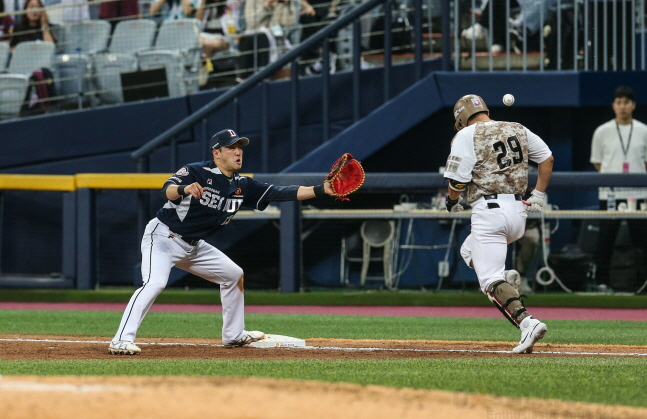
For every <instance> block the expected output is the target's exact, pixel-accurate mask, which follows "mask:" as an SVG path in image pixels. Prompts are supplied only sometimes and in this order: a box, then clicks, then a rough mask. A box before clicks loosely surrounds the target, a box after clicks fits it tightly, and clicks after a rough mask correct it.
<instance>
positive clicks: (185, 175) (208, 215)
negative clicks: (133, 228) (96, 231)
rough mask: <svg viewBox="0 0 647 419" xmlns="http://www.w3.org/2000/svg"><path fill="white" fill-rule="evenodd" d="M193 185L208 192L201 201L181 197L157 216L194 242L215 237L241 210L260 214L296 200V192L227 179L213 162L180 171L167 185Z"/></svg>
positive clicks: (242, 178) (238, 178)
mask: <svg viewBox="0 0 647 419" xmlns="http://www.w3.org/2000/svg"><path fill="white" fill-rule="evenodd" d="M194 182H198V183H199V184H200V185H201V186H202V187H203V188H207V189H206V190H205V191H204V192H203V193H202V197H201V198H200V199H195V198H193V196H192V195H188V196H185V197H181V198H179V199H177V200H175V201H168V202H167V203H166V204H165V205H164V206H163V207H162V208H161V209H160V210H159V211H158V212H157V218H158V219H159V220H160V221H161V222H163V223H164V224H166V225H167V226H168V227H169V229H170V230H171V231H172V232H174V233H177V234H180V235H182V236H184V237H190V238H194V239H204V238H207V237H208V236H210V235H212V234H213V233H215V232H216V231H217V230H219V229H220V228H221V227H222V226H224V225H226V224H228V223H229V221H231V219H232V218H233V217H234V215H236V212H238V210H239V209H240V207H242V206H244V207H248V208H253V209H257V210H261V211H262V210H264V209H265V208H267V206H268V205H269V203H270V202H272V201H293V200H296V199H297V190H298V188H299V186H277V185H269V184H267V183H263V182H258V181H256V180H254V179H252V178H250V177H247V176H240V175H239V174H238V173H234V175H233V176H232V177H231V178H229V177H227V176H225V175H224V174H222V172H221V171H220V169H218V167H217V166H216V164H215V163H214V162H213V160H211V161H204V162H198V163H191V164H188V165H186V166H184V167H182V168H181V169H180V170H178V171H177V172H176V173H175V174H174V175H173V176H171V177H170V178H169V179H168V181H167V182H166V184H173V185H178V186H180V185H190V184H192V183H194ZM166 184H165V185H166ZM165 189H166V188H165Z"/></svg>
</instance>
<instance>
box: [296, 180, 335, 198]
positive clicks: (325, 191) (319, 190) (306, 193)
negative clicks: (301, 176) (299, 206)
mask: <svg viewBox="0 0 647 419" xmlns="http://www.w3.org/2000/svg"><path fill="white" fill-rule="evenodd" d="M323 195H331V196H332V195H334V191H333V190H332V186H331V185H330V183H328V182H324V183H323V185H318V186H299V190H298V191H297V199H298V200H299V201H303V200H306V199H311V198H314V197H317V196H323Z"/></svg>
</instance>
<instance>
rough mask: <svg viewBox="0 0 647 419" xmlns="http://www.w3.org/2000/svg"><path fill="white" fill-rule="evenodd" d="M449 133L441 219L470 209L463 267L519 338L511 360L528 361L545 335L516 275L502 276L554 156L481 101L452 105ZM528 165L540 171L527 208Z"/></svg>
mask: <svg viewBox="0 0 647 419" xmlns="http://www.w3.org/2000/svg"><path fill="white" fill-rule="evenodd" d="M454 119H455V120H456V125H455V128H456V130H457V131H458V133H457V134H456V136H455V137H454V139H453V140H452V148H451V153H450V155H449V158H448V159H447V164H446V165H445V174H444V177H445V178H447V179H448V180H449V185H448V186H449V187H448V196H447V211H449V212H458V211H461V210H462V209H463V207H462V206H461V204H459V202H458V200H459V198H460V196H461V195H462V194H463V193H465V195H466V196H465V199H466V201H467V203H468V204H469V205H470V206H471V207H472V218H471V224H472V225H471V227H472V231H471V233H470V235H469V236H467V238H466V239H465V242H463V245H462V246H461V256H462V257H463V260H464V261H465V263H466V264H467V265H468V266H469V267H471V268H473V269H474V270H475V271H476V276H477V277H478V281H479V285H480V288H481V291H482V292H483V293H484V294H486V295H487V297H488V298H489V299H490V301H492V303H494V305H495V306H496V307H497V308H498V309H499V310H500V311H501V313H502V314H503V315H504V316H505V317H506V318H507V319H508V320H510V322H511V323H512V324H513V325H514V326H515V327H517V328H519V329H520V330H521V339H520V341H519V345H517V346H516V347H515V348H514V349H513V350H512V352H514V353H516V354H523V353H531V352H532V351H533V347H534V345H535V343H536V342H537V341H538V340H539V339H541V338H543V337H544V335H545V334H546V331H547V327H546V325H545V324H544V323H542V322H540V321H539V320H537V319H535V318H533V317H532V316H531V315H530V313H529V312H528V311H527V310H526V307H524V305H523V303H522V302H521V299H520V295H519V291H518V288H519V273H518V272H516V271H505V260H506V255H507V248H508V244H510V243H513V242H514V241H516V240H519V239H520V238H521V237H522V236H523V234H524V231H525V227H526V218H527V214H526V212H539V211H541V210H542V208H543V205H544V199H545V198H544V196H545V192H546V188H547V187H548V183H549V182H550V177H551V175H552V172H553V160H554V159H553V155H552V153H551V151H550V149H549V148H548V146H547V145H546V143H544V141H543V140H542V139H541V138H540V137H539V136H537V135H536V134H534V133H532V132H531V131H530V130H529V129H528V128H526V127H524V126H523V125H521V124H518V123H516V122H505V121H493V120H491V119H490V111H489V110H488V108H487V105H486V104H485V101H483V99H482V98H481V97H480V96H476V95H466V96H463V97H462V98H460V99H459V100H458V101H457V102H456V104H455V105H454ZM528 160H531V161H533V162H535V163H538V165H539V166H538V173H537V184H536V185H535V188H534V190H533V191H532V193H531V196H530V198H529V199H528V201H522V195H523V194H524V193H525V192H526V189H527V187H528Z"/></svg>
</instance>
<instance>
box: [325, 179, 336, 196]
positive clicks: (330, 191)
mask: <svg viewBox="0 0 647 419" xmlns="http://www.w3.org/2000/svg"><path fill="white" fill-rule="evenodd" d="M323 185H324V192H326V195H330V196H333V195H335V191H333V189H332V185H331V184H330V182H324V184H323Z"/></svg>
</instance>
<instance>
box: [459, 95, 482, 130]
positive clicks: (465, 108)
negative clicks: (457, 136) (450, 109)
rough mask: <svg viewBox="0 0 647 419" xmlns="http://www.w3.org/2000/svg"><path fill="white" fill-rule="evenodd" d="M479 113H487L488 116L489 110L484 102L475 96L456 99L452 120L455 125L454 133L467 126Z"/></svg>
mask: <svg viewBox="0 0 647 419" xmlns="http://www.w3.org/2000/svg"><path fill="white" fill-rule="evenodd" d="M480 112H487V113H488V115H489V114H490V110H489V109H488V108H487V105H486V104H485V101H484V100H483V99H482V98H481V97H480V96H477V95H465V96H463V97H462V98H460V99H458V102H456V104H455V105H454V119H455V120H456V123H455V124H454V128H455V129H456V131H460V130H461V129H463V128H465V127H466V126H467V121H469V119H470V118H471V117H472V116H474V115H476V114H477V113H480Z"/></svg>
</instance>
